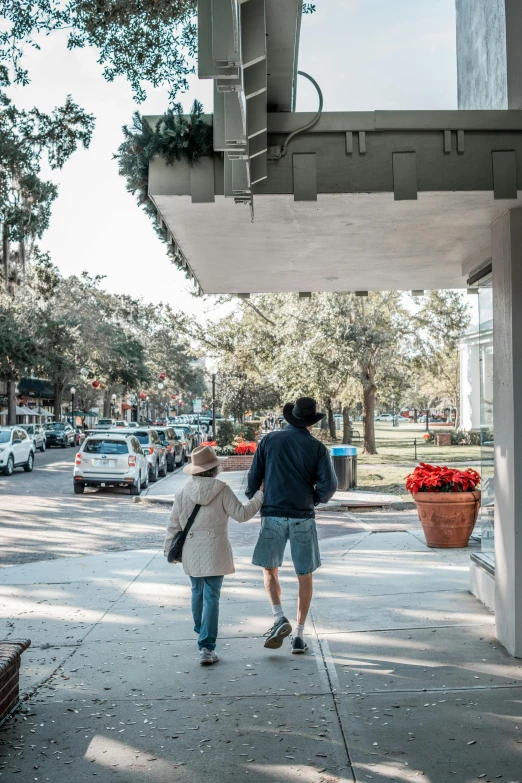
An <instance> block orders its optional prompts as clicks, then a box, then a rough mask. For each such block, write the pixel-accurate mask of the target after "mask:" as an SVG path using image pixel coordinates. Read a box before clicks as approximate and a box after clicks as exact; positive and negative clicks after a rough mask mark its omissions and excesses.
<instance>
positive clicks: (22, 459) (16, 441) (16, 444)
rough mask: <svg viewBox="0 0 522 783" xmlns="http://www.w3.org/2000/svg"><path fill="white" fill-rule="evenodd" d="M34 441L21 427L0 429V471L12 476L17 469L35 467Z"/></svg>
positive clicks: (28, 470)
mask: <svg viewBox="0 0 522 783" xmlns="http://www.w3.org/2000/svg"><path fill="white" fill-rule="evenodd" d="M34 453H35V446H34V441H33V439H32V438H31V437H29V435H28V434H27V432H26V431H25V430H24V429H22V428H21V427H0V471H1V472H2V473H5V474H6V475H8V476H11V475H12V473H13V470H14V469H15V468H17V467H23V469H24V470H25V471H26V473H30V472H31V471H32V469H33V467H34Z"/></svg>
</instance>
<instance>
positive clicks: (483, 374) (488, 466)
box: [478, 276, 495, 557]
mask: <svg viewBox="0 0 522 783" xmlns="http://www.w3.org/2000/svg"><path fill="white" fill-rule="evenodd" d="M478 311H479V361H480V446H481V449H480V450H481V475H482V484H481V488H482V508H481V513H480V522H481V540H482V552H483V553H484V554H485V555H489V556H491V557H493V555H494V536H495V529H494V501H495V476H494V448H493V442H494V421H493V289H492V282H491V276H489V277H487V278H484V279H483V280H481V281H480V282H479V285H478Z"/></svg>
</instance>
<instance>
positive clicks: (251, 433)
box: [241, 423, 257, 440]
mask: <svg viewBox="0 0 522 783" xmlns="http://www.w3.org/2000/svg"><path fill="white" fill-rule="evenodd" d="M241 434H242V435H243V437H244V439H245V440H255V439H256V436H257V432H256V430H255V427H254V425H253V424H250V423H247V424H244V425H243V429H242V432H241Z"/></svg>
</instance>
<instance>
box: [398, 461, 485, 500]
mask: <svg viewBox="0 0 522 783" xmlns="http://www.w3.org/2000/svg"><path fill="white" fill-rule="evenodd" d="M479 484H480V474H479V473H477V471H476V470H473V469H472V468H468V469H467V470H454V469H453V468H447V467H440V466H439V465H427V464H426V463H425V462H421V463H420V465H418V467H416V468H415V470H414V471H413V473H410V474H409V476H406V489H407V490H408V492H412V493H415V492H470V491H471V490H474V489H476V488H477V486H478V485H479Z"/></svg>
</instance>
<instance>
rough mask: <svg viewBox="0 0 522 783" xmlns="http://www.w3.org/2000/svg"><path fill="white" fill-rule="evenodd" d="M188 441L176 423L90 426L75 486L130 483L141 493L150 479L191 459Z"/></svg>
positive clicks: (77, 462)
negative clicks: (182, 435)
mask: <svg viewBox="0 0 522 783" xmlns="http://www.w3.org/2000/svg"><path fill="white" fill-rule="evenodd" d="M189 453H190V452H189V451H188V449H187V443H186V442H185V441H184V440H183V439H182V438H181V437H180V436H179V435H178V434H177V433H176V431H175V429H174V428H173V427H169V426H166V427H162V426H156V427H140V426H136V427H129V428H123V427H119V426H114V427H113V428H111V429H108V430H105V431H99V430H98V431H97V430H90V431H88V432H87V433H86V435H85V439H84V440H83V443H82V444H81V446H80V450H79V452H78V454H77V455H76V460H75V465H74V472H73V488H74V492H75V494H77V495H80V494H82V493H83V492H84V490H85V487H89V486H98V487H112V486H128V487H129V488H130V493H131V495H140V494H141V490H142V489H145V488H146V487H147V486H148V484H149V481H150V482H156V481H157V480H158V478H163V477H164V476H166V475H167V472H168V471H173V470H174V468H176V467H178V466H181V465H183V464H184V462H186V460H187V459H188V455H189Z"/></svg>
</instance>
